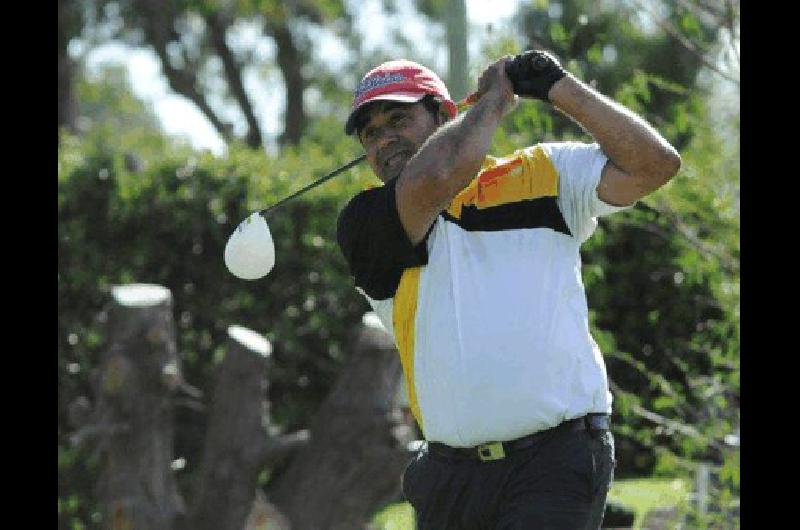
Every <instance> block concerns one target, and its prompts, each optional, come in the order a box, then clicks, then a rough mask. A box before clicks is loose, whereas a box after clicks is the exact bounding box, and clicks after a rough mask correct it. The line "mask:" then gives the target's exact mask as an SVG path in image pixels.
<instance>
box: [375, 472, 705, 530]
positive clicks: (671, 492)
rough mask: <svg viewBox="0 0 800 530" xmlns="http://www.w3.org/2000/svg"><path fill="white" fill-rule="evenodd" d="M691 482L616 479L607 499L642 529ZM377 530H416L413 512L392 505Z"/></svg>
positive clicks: (679, 498)
mask: <svg viewBox="0 0 800 530" xmlns="http://www.w3.org/2000/svg"><path fill="white" fill-rule="evenodd" d="M689 488H690V483H689V481H688V480H686V479H679V478H676V479H661V478H636V479H624V480H615V481H614V483H613V484H612V485H611V491H610V492H609V495H608V498H609V499H613V500H615V501H616V502H619V503H621V504H624V505H625V506H627V507H629V508H630V509H632V510H633V511H634V513H635V519H634V523H633V524H634V526H633V528H635V529H637V530H639V529H641V525H642V522H643V520H644V516H645V514H647V512H648V511H650V510H652V509H653V508H666V507H669V506H675V505H678V504H680V503H682V502H685V501H686V498H687V495H688V493H689ZM372 524H373V528H374V530H413V528H414V510H413V508H411V505H410V504H408V503H406V502H400V503H396V504H390V505H389V506H387V507H386V508H384V509H383V510H382V511H380V512H378V514H377V515H376V516H375V517H374V518H373V520H372Z"/></svg>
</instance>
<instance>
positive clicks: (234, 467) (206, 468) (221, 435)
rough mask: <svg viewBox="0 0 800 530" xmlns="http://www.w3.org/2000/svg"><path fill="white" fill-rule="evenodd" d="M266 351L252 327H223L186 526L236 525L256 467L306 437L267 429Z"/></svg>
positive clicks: (251, 492) (232, 529)
mask: <svg viewBox="0 0 800 530" xmlns="http://www.w3.org/2000/svg"><path fill="white" fill-rule="evenodd" d="M271 353H272V346H271V345H270V343H269V342H268V341H267V339H266V338H264V337H262V336H261V335H259V334H258V333H256V332H254V331H252V330H249V329H247V328H244V327H242V326H231V327H229V328H228V343H227V349H226V354H225V358H224V360H223V361H222V364H221V366H220V369H219V375H218V376H217V382H216V385H215V391H214V395H213V403H212V406H211V411H210V416H209V423H208V430H207V431H206V440H205V447H204V451H203V453H204V454H203V461H202V464H201V467H200V474H199V478H198V483H197V488H196V491H195V494H194V500H193V508H192V511H191V514H190V517H189V522H188V525H187V528H190V529H192V530H242V528H244V527H245V524H246V522H247V520H248V514H249V513H250V512H251V509H252V508H253V505H254V501H255V500H256V488H257V484H258V475H259V473H260V472H261V469H262V467H263V466H264V465H265V464H266V463H268V462H269V461H271V460H272V461H274V460H278V459H280V458H283V457H285V456H286V455H287V454H288V451H289V450H291V449H292V448H293V447H296V446H297V445H298V444H302V443H303V442H304V441H305V439H306V438H307V433H304V432H301V433H295V434H292V435H286V436H282V437H274V436H273V435H272V433H271V432H270V430H271V425H270V417H269V408H268V403H269V402H268V400H267V391H268V380H267V377H266V375H267V374H266V372H267V367H268V360H269V356H270V354H271Z"/></svg>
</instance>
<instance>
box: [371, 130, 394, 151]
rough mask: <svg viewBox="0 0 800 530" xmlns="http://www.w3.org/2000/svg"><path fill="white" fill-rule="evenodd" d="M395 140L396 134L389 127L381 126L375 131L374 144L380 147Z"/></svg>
mask: <svg viewBox="0 0 800 530" xmlns="http://www.w3.org/2000/svg"><path fill="white" fill-rule="evenodd" d="M395 140H397V134H396V133H395V131H394V129H392V128H391V127H381V128H380V129H378V130H377V131H376V132H375V145H376V146H377V147H378V149H382V148H384V147H386V146H387V145H389V144H390V143H392V142H394V141H395Z"/></svg>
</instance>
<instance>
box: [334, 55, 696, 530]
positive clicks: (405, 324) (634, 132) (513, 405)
mask: <svg viewBox="0 0 800 530" xmlns="http://www.w3.org/2000/svg"><path fill="white" fill-rule="evenodd" d="M523 58H524V61H523V63H521V64H523V66H524V68H521V69H520V70H518V72H517V74H516V79H517V82H518V90H517V92H518V94H519V95H521V96H524V97H529V98H536V99H540V100H543V101H545V102H549V103H550V104H552V105H554V106H555V107H556V108H557V109H559V110H560V111H561V112H563V113H565V114H566V115H567V116H569V117H570V118H572V119H573V120H575V121H576V122H577V123H579V124H580V125H581V126H582V127H583V128H584V129H585V131H586V132H587V133H588V134H590V135H591V136H592V138H593V139H594V141H595V142H596V143H578V142H563V143H562V142H555V143H540V144H536V145H533V146H522V147H521V148H520V149H518V150H516V151H514V152H512V153H505V154H503V156H501V157H498V158H495V157H493V156H489V155H488V150H489V147H490V144H491V141H492V136H493V135H494V133H495V130H496V129H497V126H498V124H499V123H500V120H501V118H503V116H504V115H505V114H507V113H508V112H509V111H510V110H511V109H512V108H513V107H514V105H515V104H516V103H517V96H515V93H514V91H513V88H512V86H513V85H512V80H511V79H510V78H509V76H508V74H507V73H506V64H507V63H508V62H509V61H511V59H512V57H504V58H502V59H500V60H498V61H497V62H495V63H494V64H492V65H490V66H489V67H488V68H487V69H486V70H485V71H484V72H483V73H482V75H481V76H480V79H479V81H478V90H477V93H476V94H477V96H478V100H477V103H475V105H474V106H472V107H471V108H470V109H469V110H468V111H466V112H463V113H461V114H458V113H457V109H456V105H455V104H454V102H453V101H452V99H451V98H450V95H449V93H448V90H447V88H446V86H445V85H444V83H443V82H442V81H441V79H440V78H439V77H438V76H437V75H436V74H435V73H433V72H432V71H430V70H429V69H427V68H425V67H424V66H421V65H419V64H416V63H414V62H411V61H407V60H397V61H389V62H386V63H383V64H381V65H379V66H377V67H376V68H374V69H372V70H371V71H369V72H368V73H367V74H366V76H364V78H363V80H362V81H361V83H360V84H359V85H358V87H357V89H356V91H355V99H354V101H353V106H352V112H351V114H350V116H349V118H348V120H347V123H346V125H345V132H346V133H347V134H356V135H357V136H358V140H359V141H360V142H361V144H362V145H363V147H364V149H365V150H366V154H367V160H368V162H369V164H370V167H371V168H372V170H373V171H374V172H375V175H376V176H377V177H378V178H379V179H380V180H381V181H382V182H383V185H382V186H379V187H375V188H372V189H369V190H367V191H363V192H361V193H359V194H358V195H356V196H355V197H354V198H353V199H352V200H351V201H350V202H349V203H348V204H347V206H346V207H345V208H344V209H343V211H342V212H341V214H340V217H339V221H338V227H337V237H338V242H339V245H340V247H341V250H342V252H343V254H344V256H345V259H346V261H347V263H348V264H349V267H350V270H351V273H352V276H353V277H354V281H355V285H356V287H357V288H358V289H359V290H360V291H361V292H362V293H363V294H364V295H365V296H366V298H367V300H368V302H369V303H370V305H371V306H372V307H373V309H374V310H375V312H376V313H377V315H378V316H379V317H380V319H381V320H382V322H383V324H384V325H385V327H386V329H387V330H388V331H389V332H390V333H391V334H392V336H393V338H394V340H395V342H396V344H397V348H398V350H399V352H400V357H401V361H402V366H403V371H404V374H405V380H406V384H407V387H408V392H409V401H410V408H411V410H412V412H413V414H414V417H415V418H416V420H417V422H418V424H419V426H420V428H421V431H422V432H423V434H424V437H425V440H426V442H425V443H424V444H423V447H422V449H421V450H420V451H419V453H418V454H417V455H416V456H415V458H414V459H413V460H412V461H411V463H410V464H409V466H408V467H407V469H406V471H405V472H404V474H403V486H402V487H403V493H404V495H405V497H406V498H407V499H408V501H409V502H410V503H411V504H412V505H413V507H414V509H415V512H416V517H417V528H418V529H420V530H451V529H452V530H455V529H459V530H469V529H503V530H510V529H519V530H523V529H524V530H530V529H559V530H560V529H563V530H576V529H583V528H592V529H594V528H599V527H600V524H601V522H602V518H603V512H604V510H605V504H606V494H607V492H608V489H609V487H610V484H611V481H612V477H613V470H614V466H615V459H614V445H613V438H612V435H611V433H610V432H609V421H608V415H609V414H610V412H611V394H610V393H609V391H608V379H607V376H606V369H605V364H604V361H603V357H602V355H601V352H600V351H599V349H598V347H597V344H596V343H595V341H594V340H593V338H592V336H591V334H590V331H589V324H588V310H587V303H586V295H585V292H584V287H583V283H582V281H581V270H580V268H581V260H580V246H581V244H582V243H583V242H584V241H586V240H587V238H588V237H589V236H590V235H591V234H592V232H593V230H594V229H595V227H596V226H597V217H599V216H601V215H608V214H611V213H614V212H617V211H620V210H622V209H624V208H627V207H630V206H631V205H632V204H634V203H635V202H636V201H637V200H638V199H640V198H642V197H644V196H645V195H647V194H648V193H651V192H653V191H655V190H656V189H658V188H659V187H661V186H663V185H664V184H665V183H666V182H668V181H669V180H670V179H671V178H672V177H673V176H674V175H675V174H676V173H677V171H678V169H679V168H680V165H681V159H680V156H679V155H678V153H677V152H676V151H675V149H674V148H673V147H672V146H671V145H670V144H669V143H668V142H667V141H666V140H664V138H663V137H662V136H661V135H660V134H659V133H658V132H657V131H655V130H654V129H653V127H651V126H650V125H649V124H647V123H646V122H645V121H644V120H642V119H641V118H640V117H638V116H636V115H635V114H634V113H632V112H631V111H629V110H627V109H626V108H624V107H622V106H621V105H619V104H617V103H615V102H614V101H612V100H610V99H608V98H606V97H604V96H602V95H601V94H599V93H598V92H597V91H595V90H593V89H592V88H590V87H589V86H587V85H586V84H584V83H583V82H581V81H580V80H578V79H576V78H575V77H574V76H572V75H571V74H569V73H567V72H566V71H565V70H564V69H563V68H562V67H561V66H560V64H559V62H558V60H557V59H556V58H554V57H553V56H552V55H550V54H548V53H545V52H538V51H533V52H526V54H524V56H523ZM631 259H635V256H631Z"/></svg>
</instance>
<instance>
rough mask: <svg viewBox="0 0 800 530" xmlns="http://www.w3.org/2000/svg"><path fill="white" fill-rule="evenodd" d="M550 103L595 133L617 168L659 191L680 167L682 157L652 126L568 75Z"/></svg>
mask: <svg viewBox="0 0 800 530" xmlns="http://www.w3.org/2000/svg"><path fill="white" fill-rule="evenodd" d="M549 98H550V101H551V102H552V103H553V105H555V106H556V107H557V108H558V109H560V110H561V111H562V112H564V113H565V114H567V115H568V116H570V117H571V118H572V119H574V120H575V121H577V122H578V123H579V124H580V125H581V126H583V128H585V129H586V131H587V132H588V133H589V134H591V135H592V136H593V137H594V139H595V140H596V141H597V143H598V144H599V145H600V148H601V149H602V150H603V152H604V153H605V154H606V156H608V158H609V159H610V160H611V162H612V163H614V165H616V166H617V167H618V168H619V169H621V170H622V171H624V172H626V173H628V174H629V175H631V176H632V177H635V178H636V179H639V180H640V181H641V182H642V185H643V186H646V188H649V189H656V188H658V187H659V186H661V185H663V184H664V183H665V182H667V181H668V180H669V179H670V178H672V176H673V175H675V173H676V172H677V171H678V169H679V168H680V156H679V155H678V153H677V151H675V148H673V147H672V146H671V145H670V144H669V143H668V142H667V141H666V140H665V139H664V138H663V137H662V136H661V135H660V134H659V133H658V131H656V130H655V129H654V128H653V127H652V126H651V125H649V124H648V123H647V122H646V121H644V120H643V119H642V118H640V117H639V116H637V115H636V114H634V113H633V112H631V111H630V110H628V109H626V108H625V107H623V106H622V105H620V104H619V103H617V102H615V101H612V100H611V99H609V98H607V97H605V96H603V95H602V94H600V93H598V92H596V91H595V90H593V89H591V88H590V87H588V86H587V85H585V84H584V83H582V82H581V81H579V80H578V79H576V78H575V77H573V76H571V75H566V76H565V77H564V78H562V79H561V80H560V81H558V82H557V83H556V84H555V85H553V87H552V89H551V90H550V93H549Z"/></svg>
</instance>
